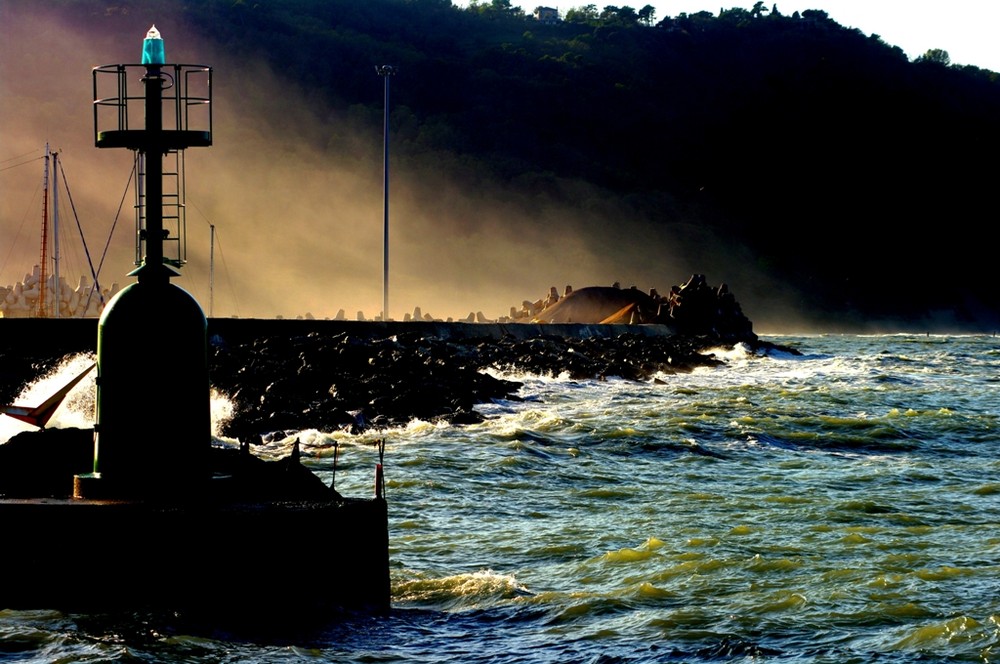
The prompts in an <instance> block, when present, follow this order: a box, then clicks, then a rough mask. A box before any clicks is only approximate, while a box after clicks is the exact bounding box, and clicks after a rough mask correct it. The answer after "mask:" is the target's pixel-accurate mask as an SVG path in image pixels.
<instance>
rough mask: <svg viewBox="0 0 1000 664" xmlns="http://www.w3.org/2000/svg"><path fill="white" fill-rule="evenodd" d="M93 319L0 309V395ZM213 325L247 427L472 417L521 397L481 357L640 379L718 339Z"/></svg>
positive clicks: (239, 322) (579, 374) (700, 354)
mask: <svg viewBox="0 0 1000 664" xmlns="http://www.w3.org/2000/svg"><path fill="white" fill-rule="evenodd" d="M96 326H97V322H96V321H93V320H79V319H76V320H73V319H65V320H44V319H11V320H3V321H0V330H2V344H0V366H2V367H3V368H2V369H0V372H2V375H0V379H2V380H0V384H2V389H3V392H2V393H0V401H4V402H9V401H10V400H11V399H13V398H14V397H15V396H16V394H17V392H18V390H19V389H20V387H21V386H22V385H23V383H24V382H25V381H26V380H29V379H30V378H32V377H34V376H37V375H38V374H40V373H42V372H44V370H45V369H46V368H47V367H49V366H51V365H53V364H54V363H55V362H57V361H58V360H59V359H60V358H62V357H63V356H65V355H67V354H71V353H81V352H91V351H93V350H95V344H96V339H97V329H96ZM208 333H209V340H210V350H209V353H210V357H209V362H210V372H211V380H212V385H213V387H214V388H215V389H217V390H218V391H220V392H222V393H224V394H225V395H226V396H227V397H229V398H230V399H231V400H232V402H233V404H234V413H233V417H232V419H231V420H230V422H229V423H228V424H227V425H226V429H225V431H224V432H225V433H226V434H228V435H232V436H234V437H239V438H246V437H249V438H251V439H255V438H256V437H257V436H259V435H262V434H264V433H268V432H272V431H278V430H290V429H302V428H325V429H340V428H346V429H349V430H351V431H355V432H357V431H361V430H364V429H366V428H369V427H372V426H376V427H384V426H389V425H399V424H403V423H405V422H407V421H410V420H412V419H414V418H420V419H428V420H445V421H448V422H453V423H459V424H469V423H474V422H477V421H480V420H481V417H482V416H481V415H479V414H478V413H477V412H476V411H475V410H474V407H475V406H476V405H477V404H480V403H488V402H490V401H492V400H495V399H506V398H516V394H517V391H518V390H519V388H520V384H519V383H518V382H516V381H511V380H505V379H502V378H496V377H494V376H491V375H489V374H488V373H484V371H483V370H484V369H498V370H512V371H520V372H530V373H536V374H547V375H553V376H558V375H560V374H563V373H565V374H567V375H569V376H571V377H574V378H598V379H603V378H607V377H623V378H628V379H636V380H638V379H647V378H649V377H651V376H652V375H653V374H654V373H656V372H665V373H675V372H684V371H689V370H691V369H692V368H694V367H698V366H711V365H713V364H717V363H718V360H716V359H715V358H714V357H712V356H711V355H708V354H706V353H705V352H704V351H705V349H707V348H709V347H711V346H713V345H719V344H720V343H721V342H722V340H720V339H718V338H713V337H702V336H688V335H685V336H680V335H676V334H674V331H673V330H672V329H671V328H670V327H668V326H664V325H593V324H555V325H552V324H549V325H544V324H498V323H493V324H489V323H488V324H474V323H441V322H391V321H390V322H355V321H327V320H324V321H319V320H261V319H212V320H210V321H209V326H208ZM748 343H751V344H756V345H766V343H765V342H759V341H757V340H756V337H754V338H753V339H751V340H748Z"/></svg>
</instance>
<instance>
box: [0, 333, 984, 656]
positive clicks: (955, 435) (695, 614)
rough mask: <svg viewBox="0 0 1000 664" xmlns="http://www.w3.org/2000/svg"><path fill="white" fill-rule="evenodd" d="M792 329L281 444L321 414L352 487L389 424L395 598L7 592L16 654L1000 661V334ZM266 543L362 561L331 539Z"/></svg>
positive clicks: (537, 380)
mask: <svg viewBox="0 0 1000 664" xmlns="http://www.w3.org/2000/svg"><path fill="white" fill-rule="evenodd" d="M769 340H771V341H775V342H777V343H780V344H784V345H787V346H791V347H794V348H797V349H798V350H800V351H801V352H802V355H801V356H797V355H793V354H786V353H772V354H769V355H761V356H758V355H754V354H751V353H749V352H748V351H746V350H745V349H742V348H739V347H738V348H737V349H735V350H733V351H729V352H725V353H722V352H720V355H723V356H724V359H725V360H726V365H725V366H722V367H718V368H711V369H699V370H696V371H695V372H694V373H691V374H679V375H663V376H659V377H657V379H655V380H652V381H650V382H644V383H636V382H627V381H623V380H607V381H596V380H595V381H579V380H569V379H568V378H565V377H560V376H529V375H513V376H511V375H509V374H501V375H504V376H505V377H512V378H515V379H517V380H520V381H523V383H524V387H523V389H522V390H521V397H522V398H523V400H522V401H516V402H515V401H511V402H501V403H494V404H489V405H485V406H482V407H481V412H483V413H484V414H486V415H488V416H489V419H488V420H487V421H486V422H485V423H483V424H479V425H474V426H446V425H437V424H431V423H426V422H419V421H415V422H412V423H410V424H409V425H408V426H407V427H406V428H403V429H396V430H390V431H387V432H380V433H378V434H375V433H372V434H370V435H367V434H366V435H360V436H351V435H348V434H342V433H331V432H322V431H300V432H296V433H295V434H294V435H283V434H282V435H274V436H269V437H268V439H267V444H266V449H265V450H263V452H262V454H265V455H271V456H275V457H278V456H284V455H285V454H287V453H288V451H289V450H290V447H291V444H292V441H293V440H294V439H295V438H296V437H298V438H299V440H300V442H301V444H302V446H303V449H302V451H303V455H304V457H305V460H306V463H308V464H310V465H311V466H312V467H313V468H314V470H316V472H317V473H319V474H320V475H321V476H322V477H324V478H325V479H326V480H327V482H328V483H329V482H332V481H334V477H333V458H334V454H333V449H334V444H335V443H336V446H337V449H338V455H337V456H338V463H337V471H336V478H335V481H336V486H337V489H338V490H339V491H341V493H343V494H346V495H369V494H370V492H371V491H372V483H373V468H374V464H375V463H376V461H377V453H376V451H375V447H374V443H375V442H376V440H377V438H379V437H382V436H384V437H385V438H386V443H387V444H386V451H385V473H386V481H387V489H386V492H387V498H388V501H389V519H390V523H389V527H390V558H391V567H392V569H391V576H392V602H393V609H392V611H391V612H390V613H389V614H388V615H384V616H372V615H356V614H350V615H342V616H337V617H335V618H334V619H331V620H330V621H329V622H328V623H321V624H319V625H310V626H308V627H306V626H302V627H301V628H300V627H298V626H288V625H286V624H284V623H283V621H282V620H281V616H278V615H275V616H274V625H275V628H274V629H254V630H240V629H239V628H238V627H237V628H233V627H232V626H229V627H227V628H225V629H222V628H220V627H218V626H217V625H211V624H199V625H192V624H190V623H189V622H186V621H184V620H182V619H181V618H180V617H177V616H170V615H140V614H128V615H117V616H108V615H101V616H94V615H85V614H68V613H61V612H58V611H30V612H28V611H10V610H6V611H4V610H0V662H118V661H121V662H281V661H295V662H299V661H314V662H559V663H563V662H593V663H605V662H606V663H614V662H622V663H626V662H628V663H631V662H718V661H726V662H731V661H735V662H749V661H753V662H761V661H769V662H770V661H773V662H831V663H832V662H837V663H841V662H873V661H877V662H950V661H958V662H991V661H998V660H1000V339H998V338H995V337H990V336H907V335H899V336H809V337H769ZM84 389H86V388H84ZM84 401H85V399H84ZM215 406H216V409H217V411H218V413H219V417H220V418H222V417H224V416H225V406H226V401H225V398H224V395H219V396H218V398H217V399H216V401H215ZM63 417H64V418H65V419H66V420H71V419H72V417H73V416H72V414H71V413H67V414H65V415H64V416H63ZM5 426H6V425H5ZM7 436H9V433H3V432H0V440H3V439H5V438H6V437H7ZM233 443H234V441H231V440H227V439H225V438H219V439H218V444H222V445H227V444H233ZM0 532H2V531H0ZM341 545H342V546H349V545H350V544H349V542H343V543H342V544H341ZM0 546H16V543H14V542H3V543H2V544H0ZM260 567H261V573H262V574H276V573H280V574H286V575H289V576H290V578H293V579H295V580H296V581H297V582H298V583H304V584H308V583H309V579H310V578H314V577H315V576H317V575H334V576H337V575H344V576H346V575H349V574H350V573H351V570H350V569H331V568H329V567H328V566H326V565H324V561H323V552H322V551H317V552H316V556H315V558H314V559H310V560H262V561H260ZM7 573H16V571H14V570H7ZM262 618H263V623H264V624H265V625H266V624H267V623H268V621H269V616H267V615H266V611H264V612H263V615H262Z"/></svg>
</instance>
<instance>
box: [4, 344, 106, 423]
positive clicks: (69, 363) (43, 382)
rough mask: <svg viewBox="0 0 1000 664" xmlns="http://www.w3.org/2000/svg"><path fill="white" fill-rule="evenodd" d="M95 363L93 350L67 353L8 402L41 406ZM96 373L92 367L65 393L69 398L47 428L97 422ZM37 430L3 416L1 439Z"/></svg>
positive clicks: (53, 416) (17, 404)
mask: <svg viewBox="0 0 1000 664" xmlns="http://www.w3.org/2000/svg"><path fill="white" fill-rule="evenodd" d="M93 363H94V355H93V353H79V354H76V355H68V356H66V357H65V358H63V360H62V361H61V362H60V363H59V364H58V365H56V367H55V368H53V369H52V370H50V371H49V372H47V373H45V374H44V375H42V376H40V377H39V378H36V379H35V380H33V381H31V382H30V383H28V384H27V385H25V386H24V389H22V390H21V393H20V394H18V396H17V398H16V399H14V403H13V404H8V405H16V406H29V407H33V406H39V405H41V404H42V403H43V402H44V401H45V400H46V399H48V398H49V397H51V396H52V395H53V394H55V393H56V392H58V391H59V390H60V389H61V388H62V387H63V386H65V385H66V384H67V383H69V382H70V381H71V380H73V379H74V378H76V377H77V376H78V375H80V374H81V373H83V372H84V371H85V370H86V369H87V367H88V366H90V365H91V364H93ZM96 376H97V372H96V371H91V372H90V373H88V374H87V375H86V376H84V378H83V379H82V380H81V381H80V382H79V383H77V384H76V386H74V387H73V389H72V390H70V391H69V392H68V393H67V394H66V398H65V399H64V400H63V402H62V403H61V404H60V405H59V408H58V409H56V411H55V413H53V415H52V418H51V419H50V420H49V422H48V424H47V425H46V426H47V427H48V428H51V429H65V428H71V427H76V428H81V429H89V428H90V427H92V426H93V425H94V399H95V396H96V392H97V387H96V385H97V383H96V380H95V379H96ZM36 430H37V428H36V427H33V426H31V425H30V424H27V423H25V422H21V421H19V420H15V419H14V418H11V417H6V416H4V417H0V442H7V441H8V440H10V439H11V437H13V436H15V435H17V434H19V433H21V432H22V431H36Z"/></svg>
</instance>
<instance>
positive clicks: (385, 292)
mask: <svg viewBox="0 0 1000 664" xmlns="http://www.w3.org/2000/svg"><path fill="white" fill-rule="evenodd" d="M375 71H376V72H378V75H379V76H381V77H382V80H383V81H384V82H385V102H384V108H383V112H382V164H383V166H382V213H383V221H382V231H383V238H382V320H383V321H387V320H389V79H390V78H391V77H393V76H395V75H396V68H395V67H394V66H392V65H376V66H375Z"/></svg>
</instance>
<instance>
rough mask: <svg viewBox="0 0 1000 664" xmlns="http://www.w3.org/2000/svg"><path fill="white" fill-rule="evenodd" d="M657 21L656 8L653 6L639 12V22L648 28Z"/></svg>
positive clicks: (647, 6)
mask: <svg viewBox="0 0 1000 664" xmlns="http://www.w3.org/2000/svg"><path fill="white" fill-rule="evenodd" d="M655 20H656V8H655V7H653V5H646V6H645V7H643V8H642V9H640V10H639V21H640V22H641V23H642V24H643V25H646V26H649V25H653V21H655Z"/></svg>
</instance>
